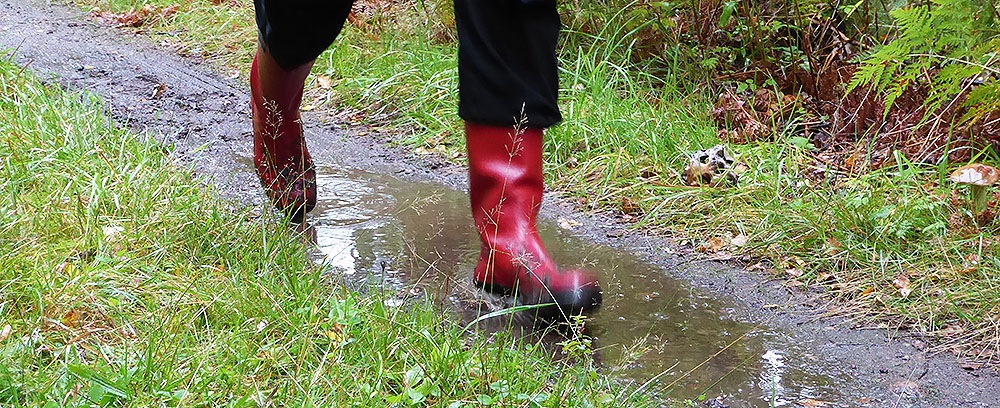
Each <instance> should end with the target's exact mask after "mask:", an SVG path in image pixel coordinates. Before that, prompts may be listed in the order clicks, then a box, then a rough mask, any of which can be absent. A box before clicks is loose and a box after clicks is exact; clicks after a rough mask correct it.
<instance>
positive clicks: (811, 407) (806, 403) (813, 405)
mask: <svg viewBox="0 0 1000 408" xmlns="http://www.w3.org/2000/svg"><path fill="white" fill-rule="evenodd" d="M795 405H798V406H800V407H807V408H820V407H828V406H830V403H829V402H826V401H820V400H815V399H812V398H803V399H800V400H798V401H795Z"/></svg>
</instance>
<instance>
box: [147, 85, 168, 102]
mask: <svg viewBox="0 0 1000 408" xmlns="http://www.w3.org/2000/svg"><path fill="white" fill-rule="evenodd" d="M166 91H167V84H164V83H161V84H159V85H157V86H154V87H153V93H152V94H151V95H150V96H149V99H156V98H159V97H161V96H163V93H164V92H166Z"/></svg>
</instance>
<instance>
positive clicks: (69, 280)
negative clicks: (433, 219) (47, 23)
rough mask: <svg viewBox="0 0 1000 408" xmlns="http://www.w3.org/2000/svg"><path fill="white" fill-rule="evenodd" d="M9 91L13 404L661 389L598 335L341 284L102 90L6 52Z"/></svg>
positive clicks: (619, 394) (315, 402)
mask: <svg viewBox="0 0 1000 408" xmlns="http://www.w3.org/2000/svg"><path fill="white" fill-rule="evenodd" d="M0 93H2V94H3V98H0V160H2V162H0V173H2V174H0V194H2V199H0V248H2V251H0V405H2V406H44V407H60V406H87V407H92V406H134V407H140V406H141V407H146V406H213V407H214V406H301V407H306V406H317V407H319V406H324V407H325V406H372V407H385V406H393V404H398V405H397V406H448V407H465V406H487V405H491V406H523V407H533V406H536V407H541V406H580V407H590V406H612V405H614V406H620V405H627V406H643V405H645V403H646V402H644V401H643V400H642V399H643V398H647V397H645V396H636V397H634V398H628V396H629V395H632V392H633V391H634V390H632V389H628V388H625V387H623V386H622V385H618V384H615V383H614V382H613V381H612V380H611V379H610V377H608V376H606V375H604V374H601V375H598V374H595V373H594V372H593V371H592V370H593V368H594V365H593V362H592V361H591V360H590V359H589V357H587V353H586V350H583V351H582V352H580V351H577V352H574V353H575V354H577V355H576V358H570V359H565V360H562V361H558V362H553V361H552V360H550V359H548V358H547V357H546V355H545V352H544V351H543V350H542V349H541V347H540V346H538V345H536V344H531V343H529V342H524V341H521V340H518V339H512V338H510V337H509V336H506V335H504V334H503V333H500V334H499V335H496V336H493V337H492V338H491V339H490V340H489V341H486V340H482V341H480V340H474V339H473V338H469V337H467V336H464V335H462V328H460V327H456V326H455V324H454V323H453V322H451V321H449V320H447V319H446V318H442V317H441V315H440V314H439V313H437V312H436V311H435V310H434V308H433V307H431V306H430V305H415V306H414V307H412V308H398V307H397V308H393V307H388V306H384V302H382V300H381V299H380V298H379V297H378V296H368V295H360V294H358V293H355V292H350V291H348V290H346V289H343V288H341V287H338V286H336V285H333V284H331V283H330V282H329V281H330V277H329V275H328V271H325V270H324V269H323V268H322V267H320V266H317V265H315V264H313V263H312V262H310V260H309V259H308V256H307V255H306V251H305V248H304V246H303V244H302V243H301V240H300V238H299V237H297V236H295V235H294V234H293V233H290V232H289V229H288V228H286V226H283V225H280V224H278V223H276V222H273V221H265V220H260V219H255V218H253V217H251V216H250V215H249V213H245V212H242V211H245V210H232V209H227V206H226V205H225V203H223V202H221V201H219V199H218V198H216V197H214V196H213V195H212V193H211V192H210V191H205V190H204V187H203V184H201V183H200V182H199V181H197V180H195V179H193V178H192V175H191V174H190V172H188V171H186V170H184V169H182V168H179V167H177V165H176V164H175V163H173V162H172V161H171V159H170V158H169V156H168V154H167V152H164V151H163V150H162V149H161V148H160V147H159V146H158V145H156V144H155V143H153V142H150V141H145V140H141V139H139V138H138V136H136V135H135V134H133V133H130V132H128V131H125V130H121V129H119V128H116V127H114V126H113V125H112V124H110V123H109V121H108V119H106V118H105V116H104V111H103V110H102V107H101V104H100V103H99V101H97V100H95V98H93V97H91V96H87V95H79V94H73V93H67V92H65V91H63V90H60V89H58V88H53V87H50V86H47V85H45V84H42V83H41V82H39V81H38V80H36V79H34V78H32V77H31V76H30V75H29V74H27V73H24V72H21V69H20V67H18V66H15V65H13V64H12V63H10V62H8V61H6V60H0ZM477 337H478V336H477ZM585 340H586V339H583V338H576V339H575V340H573V341H571V342H570V343H567V346H573V345H577V346H579V345H581V344H582V345H585V344H586V342H585ZM569 349H571V350H575V349H576V348H574V347H569ZM610 374H612V375H613V373H610ZM639 394H642V393H636V394H635V395H639Z"/></svg>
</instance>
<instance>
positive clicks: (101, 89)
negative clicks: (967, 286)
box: [0, 0, 1000, 407]
mask: <svg viewBox="0 0 1000 408" xmlns="http://www.w3.org/2000/svg"><path fill="white" fill-rule="evenodd" d="M0 49H11V50H13V53H14V55H15V60H16V61H17V62H19V63H20V64H22V65H24V64H28V67H29V70H30V71H32V72H34V73H35V74H36V75H39V76H40V77H43V78H47V77H48V78H52V80H53V81H54V82H56V83H58V84H60V85H61V86H64V87H67V88H70V89H79V90H86V91H89V92H91V93H93V94H95V95H97V96H98V97H100V98H101V99H102V100H103V101H104V103H105V106H107V107H108V109H109V112H108V116H109V117H110V118H111V119H112V120H115V121H117V122H119V123H122V124H124V125H127V126H129V127H131V128H132V129H134V130H136V131H138V132H140V133H142V134H144V135H147V136H148V137H152V138H154V139H156V140H158V141H160V142H161V143H163V144H164V145H167V146H173V150H172V152H171V154H172V155H173V156H174V158H175V159H176V161H177V162H178V163H180V164H182V165H189V164H190V165H193V169H194V171H195V173H196V174H197V175H199V176H202V177H205V178H206V179H207V180H210V181H211V182H212V183H213V184H214V185H215V186H216V188H217V190H218V191H219V192H220V194H221V196H222V198H223V199H225V200H227V201H230V202H232V203H234V205H241V206H260V207H261V208H265V207H266V203H265V198H264V196H263V194H262V191H261V189H260V188H259V187H258V186H259V184H258V182H257V179H256V176H255V175H254V174H253V172H252V170H251V169H250V167H249V166H247V165H246V164H244V163H245V162H246V160H247V159H248V158H249V157H250V156H251V154H252V135H251V127H250V120H249V115H250V112H249V105H248V103H246V101H248V100H249V96H248V92H247V90H246V89H245V88H244V86H243V84H242V83H238V82H234V81H231V80H227V79H224V78H222V77H220V76H219V75H216V74H212V73H210V72H209V70H208V69H207V68H204V67H199V66H197V65H196V64H194V63H192V62H191V61H186V60H184V59H182V58H180V57H178V56H175V55H172V54H168V53H165V52H163V51H162V50H161V49H159V48H158V47H157V46H156V45H155V44H151V43H150V42H149V41H147V40H146V39H144V38H142V37H137V36H135V35H134V34H131V33H128V32H125V31H120V30H116V29H110V28H103V27H98V26H96V25H94V24H93V23H91V22H90V21H89V20H88V19H87V18H86V17H85V16H84V15H83V13H81V12H79V11H77V10H75V9H73V8H71V7H66V6H61V5H52V4H50V3H48V2H42V1H38V0H0ZM305 121H306V123H307V133H308V135H309V143H310V149H311V151H312V153H313V156H314V157H316V158H317V159H318V161H319V162H321V163H322V162H323V161H324V160H333V161H335V162H336V163H339V164H342V165H345V166H349V167H352V168H358V169H366V170H367V171H373V172H378V173H382V174H387V175H391V176H394V177H400V178H403V179H411V180H415V181H431V182H435V183H438V184H443V185H446V186H448V187H450V188H455V189H463V188H464V186H465V184H466V180H465V175H464V170H463V169H462V168H460V167H458V166H454V165H449V164H444V163H440V162H430V161H426V160H424V159H416V158H413V157H411V156H409V155H407V154H406V153H404V152H400V151H397V150H394V149H392V148H388V147H386V146H384V145H383V143H382V142H381V141H380V140H378V139H376V138H374V137H371V136H363V135H360V134H359V132H354V131H352V129H350V128H349V127H343V126H341V125H337V124H320V123H319V122H318V121H315V120H310V115H308V114H307V115H306V117H305ZM542 213H543V217H546V218H549V219H556V218H559V217H568V218H573V219H575V220H579V221H582V225H581V226H579V227H577V228H576V229H575V231H576V234H577V235H580V236H581V237H583V238H585V239H587V240H590V241H593V242H597V243H600V244H606V245H610V246H612V247H616V248H621V249H623V250H626V251H628V252H630V253H633V254H636V255H637V256H639V257H640V258H642V259H643V260H645V261H647V262H649V263H651V264H653V265H656V266H657V267H659V268H661V269H662V270H664V271H665V273H666V274H668V275H670V276H671V277H674V278H677V279H681V280H684V281H687V282H690V284H691V286H693V287H695V288H696V289H697V290H699V291H702V292H705V293H708V294H711V295H712V296H714V297H716V298H719V299H722V301H723V303H725V304H726V305H728V306H729V310H728V314H729V315H730V317H732V318H733V319H736V320H740V321H744V322H750V323H754V324H756V323H759V322H762V321H767V322H768V326H770V327H772V328H774V329H775V330H778V331H780V332H781V333H782V334H783V335H785V336H787V337H788V338H789V342H791V343H795V344H799V345H801V347H803V348H804V349H807V350H809V352H810V353H813V354H816V355H821V356H823V359H824V360H825V361H829V362H831V363H830V364H836V365H839V368H840V370H843V371H844V372H848V373H850V376H851V377H852V382H851V383H849V384H844V385H843V386H844V387H851V388H854V389H856V390H860V391H859V392H858V393H860V394H863V395H866V397H867V398H868V399H869V400H868V401H860V400H855V401H853V402H851V401H846V402H845V401H841V402H839V406H900V407H903V406H912V407H992V406H1000V376H998V374H997V372H996V371H991V370H987V369H981V370H978V371H966V370H964V369H962V368H960V367H959V366H958V364H957V363H956V362H955V360H954V358H952V357H951V356H948V355H932V356H928V355H926V354H925V353H924V352H922V351H921V350H920V349H919V348H917V347H915V346H914V344H915V343H918V342H919V339H914V338H909V337H908V336H906V335H905V334H901V333H893V332H887V331H885V330H880V329H879V330H862V329H856V328H851V326H852V325H851V324H849V323H845V322H844V321H843V320H840V319H823V318H817V317H815V316H817V315H818V314H820V313H822V312H823V311H824V309H823V305H820V304H817V303H816V302H815V300H814V299H815V295H816V294H815V293H812V294H810V293H801V292H798V291H792V290H789V289H787V288H786V287H784V286H783V285H781V282H775V281H769V280H767V279H766V278H764V277H761V276H759V275H758V274H755V273H747V272H745V271H742V270H739V269H734V268H732V267H730V266H727V265H723V264H720V263H716V262H711V261H704V260H698V259H697V258H695V257H692V256H689V255H683V254H682V255H676V254H674V253H673V252H674V251H665V250H664V248H668V247H675V245H674V244H673V243H672V242H671V241H670V240H669V239H667V238H664V237H658V236H650V235H646V234H643V233H641V232H627V231H626V232H623V231H622V230H623V228H624V227H625V226H622V225H620V224H616V223H615V221H614V219H613V217H612V216H609V215H602V214H584V213H580V212H576V211H575V210H574V209H573V205H572V204H571V203H569V202H568V201H566V200H560V199H557V198H556V199H554V198H552V197H549V199H548V201H547V203H546V205H545V206H544V207H543V211H542ZM463 290H464V291H473V289H472V288H465V289H459V291H463ZM471 297H472V296H471V295H470V298H471ZM464 302H465V304H466V310H465V312H463V313H462V314H465V315H467V316H465V318H466V319H468V318H471V316H474V315H469V314H468V313H467V312H468V308H471V307H473V306H468V305H472V304H475V303H476V302H475V301H473V300H470V299H466V300H464ZM460 303H462V302H460ZM765 305H780V307H778V308H765V307H764V306H765ZM476 307H478V306H476ZM461 309H462V308H461V307H460V308H459V311H460V312H461V311H462V310H461ZM831 328H834V329H831ZM908 381H912V382H914V383H916V384H917V385H918V388H919V390H920V391H919V392H917V393H916V395H908V394H907V395H904V394H905V392H903V391H900V390H903V389H905V390H912V389H913V388H912V387H901V386H900V384H910V383H909V382H908ZM734 406H736V405H734Z"/></svg>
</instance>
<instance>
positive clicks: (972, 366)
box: [0, 337, 983, 370]
mask: <svg viewBox="0 0 1000 408" xmlns="http://www.w3.org/2000/svg"><path fill="white" fill-rule="evenodd" d="M0 341H3V339H2V337H0ZM961 366H962V368H964V369H966V370H978V369H980V368H982V367H983V364H982V363H970V362H964V363H962V364H961Z"/></svg>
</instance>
